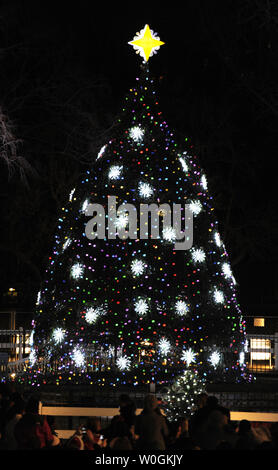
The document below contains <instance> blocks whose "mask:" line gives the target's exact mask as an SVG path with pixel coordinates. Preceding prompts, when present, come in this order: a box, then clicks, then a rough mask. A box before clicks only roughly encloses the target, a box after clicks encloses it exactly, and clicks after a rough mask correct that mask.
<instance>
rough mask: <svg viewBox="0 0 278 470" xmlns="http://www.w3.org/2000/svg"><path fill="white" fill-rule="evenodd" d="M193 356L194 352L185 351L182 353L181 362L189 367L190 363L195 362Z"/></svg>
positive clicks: (190, 350)
mask: <svg viewBox="0 0 278 470" xmlns="http://www.w3.org/2000/svg"><path fill="white" fill-rule="evenodd" d="M195 356H196V353H194V351H192V349H191V348H189V349H187V350H186V351H183V353H182V356H181V360H182V361H184V362H186V363H187V365H188V366H189V365H190V364H191V363H192V362H195Z"/></svg>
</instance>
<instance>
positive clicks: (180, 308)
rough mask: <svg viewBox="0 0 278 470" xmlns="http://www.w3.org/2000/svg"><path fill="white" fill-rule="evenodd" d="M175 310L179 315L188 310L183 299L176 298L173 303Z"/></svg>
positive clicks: (184, 313)
mask: <svg viewBox="0 0 278 470" xmlns="http://www.w3.org/2000/svg"><path fill="white" fill-rule="evenodd" d="M175 308H176V312H177V314H178V315H180V316H184V315H186V314H187V313H188V312H189V307H188V305H187V303H186V302H184V300H178V301H177V302H176V305H175Z"/></svg>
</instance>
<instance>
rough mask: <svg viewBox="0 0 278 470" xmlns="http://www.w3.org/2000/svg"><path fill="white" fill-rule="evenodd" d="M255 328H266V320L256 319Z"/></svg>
mask: <svg viewBox="0 0 278 470" xmlns="http://www.w3.org/2000/svg"><path fill="white" fill-rule="evenodd" d="M254 326H265V324H264V318H254Z"/></svg>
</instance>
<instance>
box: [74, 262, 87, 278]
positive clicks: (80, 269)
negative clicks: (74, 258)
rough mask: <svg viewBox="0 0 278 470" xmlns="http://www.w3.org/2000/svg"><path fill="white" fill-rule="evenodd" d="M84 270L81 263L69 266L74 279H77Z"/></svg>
mask: <svg viewBox="0 0 278 470" xmlns="http://www.w3.org/2000/svg"><path fill="white" fill-rule="evenodd" d="M83 272H84V268H83V266H82V264H80V263H76V264H74V265H73V266H72V267H71V275H72V277H73V278H74V279H79V278H80V277H81V276H82V274H83Z"/></svg>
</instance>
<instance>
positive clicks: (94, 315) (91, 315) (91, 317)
mask: <svg viewBox="0 0 278 470" xmlns="http://www.w3.org/2000/svg"><path fill="white" fill-rule="evenodd" d="M102 313H104V312H103V309H102V308H98V307H97V308H93V307H91V308H89V309H88V310H87V311H86V313H85V320H86V322H87V323H89V324H92V323H95V322H96V320H97V319H98V317H99V316H100V315H101V314H102Z"/></svg>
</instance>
